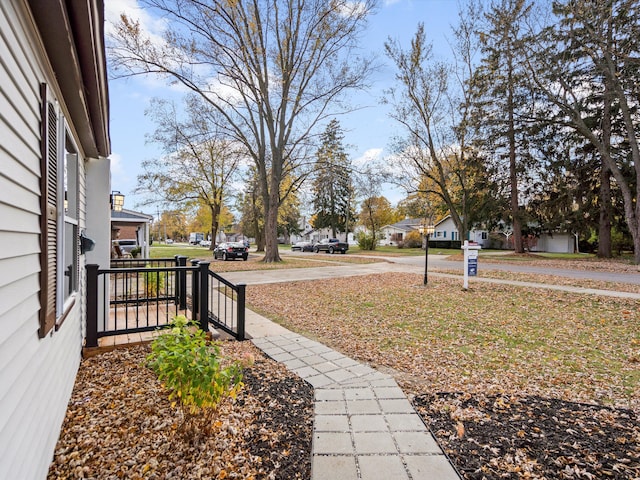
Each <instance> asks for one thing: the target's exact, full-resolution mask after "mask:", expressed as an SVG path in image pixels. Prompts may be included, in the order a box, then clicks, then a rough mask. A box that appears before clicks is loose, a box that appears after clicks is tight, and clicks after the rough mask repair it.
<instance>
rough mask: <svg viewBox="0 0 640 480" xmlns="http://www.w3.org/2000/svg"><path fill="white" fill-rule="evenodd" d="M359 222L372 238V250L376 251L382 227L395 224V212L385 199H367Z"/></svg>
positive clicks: (381, 197)
mask: <svg viewBox="0 0 640 480" xmlns="http://www.w3.org/2000/svg"><path fill="white" fill-rule="evenodd" d="M359 220H360V223H361V224H362V225H363V226H364V227H365V228H366V229H367V231H368V232H369V235H370V236H371V243H370V247H371V250H375V249H376V246H377V244H378V240H380V237H381V230H382V227H384V226H385V225H389V224H391V223H393V222H394V220H395V212H394V210H393V208H392V207H391V203H389V200H387V199H386V198H385V197H383V196H378V197H367V198H365V199H364V200H363V201H362V204H361V206H360V215H359Z"/></svg>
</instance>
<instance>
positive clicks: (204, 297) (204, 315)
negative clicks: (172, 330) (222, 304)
mask: <svg viewBox="0 0 640 480" xmlns="http://www.w3.org/2000/svg"><path fill="white" fill-rule="evenodd" d="M198 266H199V267H200V269H199V270H198V276H199V277H200V292H199V293H200V307H199V309H198V310H199V313H198V319H199V321H200V322H199V323H200V328H201V329H202V330H203V331H205V332H208V331H209V262H198Z"/></svg>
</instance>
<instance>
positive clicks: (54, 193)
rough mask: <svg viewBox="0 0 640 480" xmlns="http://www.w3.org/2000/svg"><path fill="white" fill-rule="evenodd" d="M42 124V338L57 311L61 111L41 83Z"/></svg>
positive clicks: (49, 328) (54, 319)
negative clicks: (59, 114) (58, 110)
mask: <svg viewBox="0 0 640 480" xmlns="http://www.w3.org/2000/svg"><path fill="white" fill-rule="evenodd" d="M40 94H41V115H40V118H41V122H40V125H41V128H40V134H41V137H40V154H41V158H40V172H41V174H40V330H39V332H38V333H39V335H40V338H42V337H44V336H46V335H47V333H49V332H50V331H51V329H52V328H53V327H54V326H55V323H56V311H57V297H56V291H57V286H56V284H57V282H56V280H57V272H58V264H57V258H58V255H57V245H58V114H57V112H56V108H55V105H54V104H53V103H52V102H51V101H50V100H49V92H48V89H47V85H46V84H44V83H43V84H42V85H41V89H40Z"/></svg>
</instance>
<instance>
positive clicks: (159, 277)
mask: <svg viewBox="0 0 640 480" xmlns="http://www.w3.org/2000/svg"><path fill="white" fill-rule="evenodd" d="M147 268H151V265H149V264H147ZM163 273H164V272H145V273H142V274H141V275H143V276H144V294H145V296H146V297H147V298H155V297H158V296H160V294H161V293H162V292H163V291H164V275H166V273H164V275H163Z"/></svg>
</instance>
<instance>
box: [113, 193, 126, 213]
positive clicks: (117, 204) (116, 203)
mask: <svg viewBox="0 0 640 480" xmlns="http://www.w3.org/2000/svg"><path fill="white" fill-rule="evenodd" d="M123 206H124V195H123V194H122V193H120V192H119V191H117V190H116V191H113V192H111V210H114V211H116V212H121V211H122V207H123Z"/></svg>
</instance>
